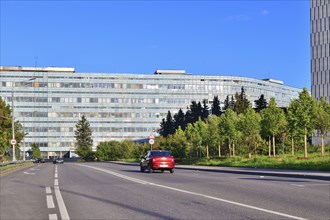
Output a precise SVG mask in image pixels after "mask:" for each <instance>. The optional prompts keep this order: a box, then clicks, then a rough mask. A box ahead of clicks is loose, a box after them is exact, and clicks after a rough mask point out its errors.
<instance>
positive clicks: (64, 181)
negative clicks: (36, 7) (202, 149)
mask: <svg viewBox="0 0 330 220" xmlns="http://www.w3.org/2000/svg"><path fill="white" fill-rule="evenodd" d="M0 181H1V182H0V190H1V191H0V196H1V197H0V199H1V201H0V219H1V220H6V219H72V220H73V219H77V220H78V219H235V220H236V219H330V185H329V181H322V180H310V179H301V178H283V177H269V176H256V175H239V174H229V173H215V172H204V171H195V170H179V169H177V170H175V172H174V174H170V173H169V172H166V171H165V172H164V173H160V172H157V171H156V172H154V173H152V174H149V173H147V172H146V173H141V172H140V171H139V167H137V166H125V165H117V164H111V163H64V164H51V163H45V164H36V165H34V166H33V167H30V168H26V169H23V170H19V171H16V172H12V173H7V174H4V175H2V176H1V180H0Z"/></svg>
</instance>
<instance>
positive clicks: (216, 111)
mask: <svg viewBox="0 0 330 220" xmlns="http://www.w3.org/2000/svg"><path fill="white" fill-rule="evenodd" d="M211 111H212V115H216V116H220V115H221V107H220V100H219V98H218V96H214V97H213V102H212V106H211Z"/></svg>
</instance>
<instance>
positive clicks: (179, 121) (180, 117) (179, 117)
mask: <svg viewBox="0 0 330 220" xmlns="http://www.w3.org/2000/svg"><path fill="white" fill-rule="evenodd" d="M179 126H180V127H181V128H182V130H184V129H186V122H185V115H184V113H183V111H182V109H181V108H180V109H179V111H178V113H176V114H175V115H174V128H175V130H176V129H178V127H179Z"/></svg>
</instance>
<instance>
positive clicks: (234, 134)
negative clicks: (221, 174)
mask: <svg viewBox="0 0 330 220" xmlns="http://www.w3.org/2000/svg"><path fill="white" fill-rule="evenodd" d="M219 128H220V135H221V136H223V137H224V138H225V139H227V141H228V150H229V156H231V155H233V156H235V142H237V140H238V137H239V130H238V117H237V114H236V113H235V112H234V111H233V110H232V109H230V108H229V109H227V110H226V111H225V113H224V114H222V115H221V117H220V123H219Z"/></svg>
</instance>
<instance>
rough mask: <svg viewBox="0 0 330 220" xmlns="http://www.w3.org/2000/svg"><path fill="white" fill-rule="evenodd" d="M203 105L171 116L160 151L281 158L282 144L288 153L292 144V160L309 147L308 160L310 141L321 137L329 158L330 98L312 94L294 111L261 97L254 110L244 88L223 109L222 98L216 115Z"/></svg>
mask: <svg viewBox="0 0 330 220" xmlns="http://www.w3.org/2000/svg"><path fill="white" fill-rule="evenodd" d="M202 103H203V104H201V103H200V102H198V103H196V102H195V101H193V102H192V103H191V105H190V108H189V109H187V111H186V113H184V112H183V111H182V110H181V109H180V110H179V111H178V112H177V113H176V114H174V116H173V117H172V114H171V112H170V111H169V112H168V114H167V117H166V118H165V119H163V120H162V122H161V124H160V129H159V133H160V134H161V136H162V137H161V138H159V139H158V143H157V141H156V144H158V145H156V146H157V147H159V148H161V149H168V150H171V151H172V152H173V154H175V156H177V157H179V158H181V159H184V158H192V157H196V156H197V157H203V156H204V157H210V156H213V157H215V156H219V157H221V156H223V155H226V156H235V155H237V154H240V155H246V154H258V153H259V154H268V155H269V156H271V155H273V156H276V154H277V152H279V150H280V149H277V148H279V146H278V144H276V143H277V142H280V143H281V145H280V146H281V152H282V153H284V151H285V149H287V147H286V145H287V143H288V142H289V143H290V145H291V153H292V156H294V153H295V144H296V143H298V145H300V146H301V145H303V148H302V149H303V151H304V157H305V158H307V157H308V155H307V153H308V150H307V146H308V140H310V138H311V136H312V134H313V133H315V132H317V133H318V134H319V135H320V137H321V140H322V141H321V152H322V156H324V155H325V146H324V137H325V136H326V134H327V132H329V131H330V104H329V103H328V102H327V101H326V100H325V99H324V98H321V99H320V100H319V101H317V100H315V99H314V98H312V97H311V95H310V93H309V92H308V90H307V89H306V88H304V89H303V91H302V92H300V93H299V97H298V98H297V99H295V100H293V101H292V102H291V103H290V105H289V106H288V108H280V107H278V106H277V104H276V101H275V99H274V98H271V99H270V100H269V103H267V101H266V100H265V99H264V96H263V95H261V96H260V98H259V99H258V100H255V106H256V107H255V108H254V109H253V108H252V106H251V103H249V101H248V99H247V98H246V95H245V91H244V88H242V89H241V93H240V94H239V93H236V94H235V98H234V97H231V99H229V97H228V96H227V98H226V100H225V102H224V108H223V109H221V108H220V102H219V100H218V97H217V96H215V97H214V99H213V103H212V106H211V109H210V111H209V108H208V106H207V103H206V101H203V102H202ZM209 112H211V114H210V115H209ZM300 146H299V147H300Z"/></svg>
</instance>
